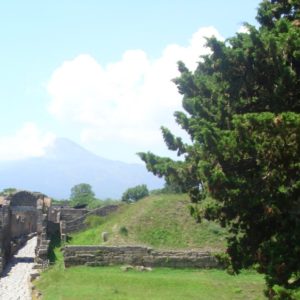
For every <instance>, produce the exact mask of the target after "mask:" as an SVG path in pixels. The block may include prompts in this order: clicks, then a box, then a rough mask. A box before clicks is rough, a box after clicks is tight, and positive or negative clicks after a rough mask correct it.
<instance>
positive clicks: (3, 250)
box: [0, 206, 11, 274]
mask: <svg viewBox="0 0 300 300" xmlns="http://www.w3.org/2000/svg"><path fill="white" fill-rule="evenodd" d="M10 241H11V234H10V210H9V207H8V206H2V207H0V274H1V273H2V271H3V269H4V266H5V264H6V261H7V259H8V258H9V256H10V254H11V243H10Z"/></svg>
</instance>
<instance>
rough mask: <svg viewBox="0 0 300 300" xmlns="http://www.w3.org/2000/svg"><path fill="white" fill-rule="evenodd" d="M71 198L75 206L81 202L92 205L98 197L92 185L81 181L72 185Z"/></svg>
mask: <svg viewBox="0 0 300 300" xmlns="http://www.w3.org/2000/svg"><path fill="white" fill-rule="evenodd" d="M70 200H71V203H72V205H73V206H75V205H81V204H86V205H90V204H91V203H92V202H94V201H95V200H96V198H95V193H94V192H93V190H92V187H91V185H89V184H87V183H80V184H76V185H74V186H73V187H72V189H71V195H70Z"/></svg>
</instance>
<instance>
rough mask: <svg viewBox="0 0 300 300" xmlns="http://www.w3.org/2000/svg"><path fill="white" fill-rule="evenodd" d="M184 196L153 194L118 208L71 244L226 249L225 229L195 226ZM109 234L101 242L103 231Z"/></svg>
mask: <svg viewBox="0 0 300 300" xmlns="http://www.w3.org/2000/svg"><path fill="white" fill-rule="evenodd" d="M189 204H190V201H189V199H188V196H187V195H154V196H150V197H147V198H145V199H142V200H140V201H138V202H137V203H134V204H124V205H121V207H120V209H119V211H118V212H116V213H114V214H112V215H110V216H108V217H106V218H104V219H102V220H100V222H99V219H98V221H97V220H96V219H94V220H93V219H92V220H90V224H91V228H89V229H87V230H85V231H82V232H79V233H76V234H73V235H72V237H71V240H70V242H69V243H70V244H73V245H99V244H106V245H122V244H127V245H128V244H135V245H136V244H139V245H147V246H152V247H155V248H173V249H176V248H177V249H178V248H181V249H185V248H202V249H203V248H205V249H214V250H220V249H223V248H224V247H225V234H226V232H225V230H224V229H222V228H221V227H220V226H218V225H217V224H216V223H214V222H208V221H204V222H203V223H201V224H197V223H196V221H195V220H194V219H193V218H192V217H191V215H190V212H189ZM104 231H106V232H109V240H108V241H107V242H106V243H104V242H103V241H102V238H101V233H102V232H104Z"/></svg>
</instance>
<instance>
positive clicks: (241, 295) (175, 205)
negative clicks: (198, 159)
mask: <svg viewBox="0 0 300 300" xmlns="http://www.w3.org/2000/svg"><path fill="white" fill-rule="evenodd" d="M188 205H189V199H188V197H187V196H186V195H155V196H150V197H148V198H145V199H143V200H140V201H139V202H137V203H135V204H129V205H125V204H124V205H122V206H121V207H120V209H119V211H118V212H116V213H114V214H112V215H110V216H108V217H106V218H104V219H101V220H100V219H99V220H98V219H97V220H96V219H95V220H94V219H91V220H89V221H90V225H91V228H89V229H87V230H84V231H82V232H79V233H76V234H73V235H72V238H71V240H70V241H69V244H74V245H76V244H77V245H97V244H98V245H99V244H101V243H103V242H102V241H101V233H102V232H103V231H107V232H109V234H110V238H109V241H108V242H106V243H104V244H110V245H120V244H135V245H136V244H143V245H147V246H152V247H155V248H163V249H164V248H171V249H178V248H180V249H187V248H189V249H190V248H201V249H214V250H222V249H223V248H224V247H225V236H226V232H225V230H224V229H222V228H220V227H219V226H218V225H217V224H215V223H213V222H203V223H201V224H196V222H195V220H194V219H193V218H192V217H191V216H190V214H189V209H188ZM98 221H99V222H98ZM52 244H53V247H51V253H52V254H51V255H52V261H53V262H55V264H54V265H53V266H51V267H50V268H49V269H48V270H46V271H45V272H43V273H42V274H41V278H40V279H39V280H36V282H35V285H36V287H37V289H38V290H39V291H41V292H42V294H43V300H51V299H53V300H77V299H78V300H79V299H80V300H93V299H95V300H96V299H97V300H98V299H105V300H110V299H112V300H137V299H143V300H150V299H151V300H177V299H178V300H179V299H180V300H185V299H189V300H190V299H191V300H193V299H195V300H196V299H197V300H201V299H203V300H210V299H213V300H215V299H220V300H222V299H226V300H227V299H233V300H234V299H237V300H239V299H249V300H255V299H256V300H259V299H264V297H263V288H264V280H263V277H262V276H261V275H259V274H257V273H255V272H250V271H247V272H243V273H242V274H240V275H239V276H230V275H228V274H227V273H226V271H224V270H199V269H167V268H155V269H154V270H153V271H152V272H138V271H135V270H131V271H128V272H124V271H122V270H121V269H120V268H119V267H118V266H117V267H116V266H115V267H94V268H93V267H85V266H78V267H72V268H69V269H64V267H63V258H62V254H61V252H60V251H59V240H54V241H53V243H52Z"/></svg>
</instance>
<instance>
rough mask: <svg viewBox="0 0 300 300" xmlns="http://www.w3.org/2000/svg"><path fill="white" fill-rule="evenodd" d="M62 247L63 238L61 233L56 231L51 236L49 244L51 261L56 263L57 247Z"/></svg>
mask: <svg viewBox="0 0 300 300" xmlns="http://www.w3.org/2000/svg"><path fill="white" fill-rule="evenodd" d="M60 247H61V239H60V234H59V233H58V232H57V233H54V234H52V235H51V236H50V244H49V251H48V258H49V261H50V263H55V262H56V261H57V259H58V258H57V256H56V253H55V251H54V250H55V248H60Z"/></svg>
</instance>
